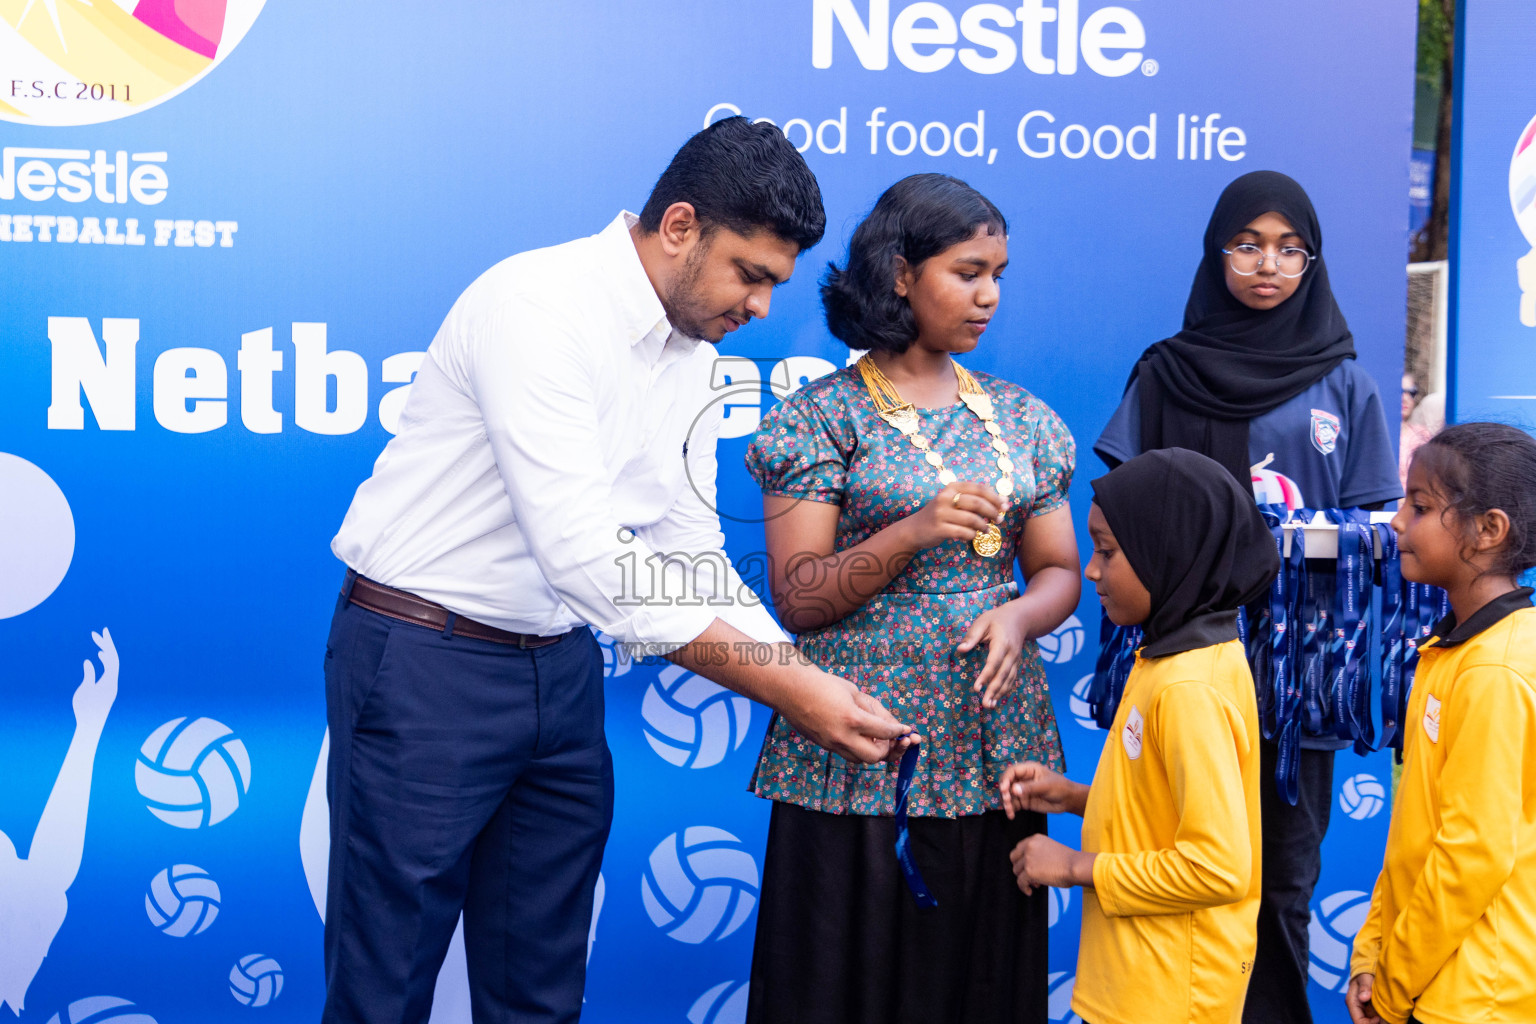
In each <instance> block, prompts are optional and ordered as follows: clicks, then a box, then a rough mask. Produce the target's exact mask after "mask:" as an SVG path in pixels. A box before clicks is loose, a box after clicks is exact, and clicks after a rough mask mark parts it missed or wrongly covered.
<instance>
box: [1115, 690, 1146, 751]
mask: <svg viewBox="0 0 1536 1024" xmlns="http://www.w3.org/2000/svg"><path fill="white" fill-rule="evenodd" d="M1145 728H1146V725H1145V723H1144V722H1143V721H1142V719H1141V709H1140V708H1138V707H1136V705H1134V704H1133V705H1131V713H1130V714H1129V715H1126V716H1125V728H1124V729H1121V730H1120V742H1121V743H1123V744H1125V752H1126V754H1127V755H1129V756H1130V759H1131V760H1132V761H1134V760H1136V759H1137V758H1138V757H1140V756H1141V740H1142V733H1143V730H1144V729H1145Z"/></svg>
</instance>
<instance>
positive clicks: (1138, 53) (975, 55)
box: [811, 0, 1157, 78]
mask: <svg viewBox="0 0 1536 1024" xmlns="http://www.w3.org/2000/svg"><path fill="white" fill-rule="evenodd" d="M1078 3H1079V0H1055V3H1054V5H1049V3H1048V0H1022V2H1021V3H1020V4H1019V6H1018V7H1016V8H1015V7H1013V6H1012V5H1009V6H1003V5H1001V4H995V3H987V4H975V5H974V6H971V7H968V8H966V9H965V10H964V11H963V12H961V13H960V15H959V16H958V17H957V16H956V15H955V14H954V13H953V12H952V11H951V10H950V9H949V8H948V7H946V6H945V5H943V4H939V3H931V2H923V3H914V4H908V5H907V6H905V7H904V8H902V9H901V10H900V11H898V12H897V14H896V17H895V19H894V20H893V19H892V18H891V0H868V5H867V7H866V11H867V15H864V16H861V15H860V14H859V12H858V10H857V8H855V6H854V0H812V6H811V66H812V67H816V68H830V67H831V66H832V56H833V41H834V36H833V26H834V24H835V25H836V26H837V27H838V28H840V29H841V30H842V36H843V39H844V40H845V41H846V43H847V44H848V46H850V47H852V49H853V53H854V56H856V57H858V59H859V63H860V64H862V65H863V66H864V67H866V68H868V69H869V70H870V71H884V70H885V69H886V67H887V66H888V65H889V64H890V55H891V51H892V50H894V51H895V52H896V59H897V60H898V61H900V62H901V64H902V66H903V67H906V68H908V69H909V70H912V71H921V72H931V71H941V70H943V69H944V68H946V67H948V66H949V65H950V64H951V63H952V62H953V61H954V60H955V58H956V57H957V56H958V57H959V60H960V64H961V66H963V67H965V68H966V69H967V70H969V71H974V72H976V73H977V74H982V75H996V74H1000V73H1002V72H1004V71H1008V70H1010V69H1012V68H1014V67H1016V66H1017V65H1018V64H1020V63H1022V64H1023V65H1024V68H1025V70H1027V71H1029V72H1031V73H1033V74H1036V75H1072V74H1076V73H1077V65H1078V58H1079V57H1081V58H1082V63H1083V64H1084V65H1086V66H1087V68H1088V70H1089V71H1092V72H1093V73H1094V74H1096V75H1103V76H1104V77H1106V78H1119V77H1120V76H1122V75H1128V74H1130V73H1131V72H1132V71H1134V70H1136V69H1137V68H1138V67H1139V68H1141V71H1142V74H1144V75H1155V74H1157V62H1156V61H1152V60H1147V61H1143V60H1142V48H1143V47H1145V46H1146V45H1147V31H1146V28H1145V26H1143V25H1142V23H1141V19H1140V18H1138V17H1137V16H1136V14H1135V12H1134V11H1131V10H1129V9H1127V8H1125V7H1113V6H1111V7H1100V8H1099V9H1098V10H1095V11H1092V12H1089V13H1087V15H1086V16H1080V12H1079V10H1078ZM1052 37H1054V38H1052ZM1048 40H1050V41H1054V43H1055V46H1053V47H1050V53H1049V55H1048V54H1047V41H1048ZM962 41H964V42H966V43H969V44H971V45H969V46H960V47H959V48H958V49H957V46H956V44H959V43H960V42H962Z"/></svg>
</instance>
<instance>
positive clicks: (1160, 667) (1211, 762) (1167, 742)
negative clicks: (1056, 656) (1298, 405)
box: [1001, 448, 1280, 1024]
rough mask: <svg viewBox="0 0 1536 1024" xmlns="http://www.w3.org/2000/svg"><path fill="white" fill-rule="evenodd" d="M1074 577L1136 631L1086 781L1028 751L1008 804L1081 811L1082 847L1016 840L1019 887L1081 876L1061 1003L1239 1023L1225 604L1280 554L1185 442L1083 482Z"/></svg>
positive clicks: (1246, 922)
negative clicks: (1078, 567)
mask: <svg viewBox="0 0 1536 1024" xmlns="http://www.w3.org/2000/svg"><path fill="white" fill-rule="evenodd" d="M1093 494H1094V503H1093V506H1092V507H1091V508H1090V509H1089V512H1088V532H1089V534H1090V535H1091V536H1092V538H1093V548H1094V552H1093V558H1092V560H1091V561H1090V562H1089V563H1088V568H1087V569H1086V571H1085V575H1086V576H1087V577H1088V579H1090V580H1092V581H1093V583H1094V585H1095V586H1096V587H1097V588H1098V592H1099V600H1100V601H1101V602H1102V603H1103V605H1104V612H1105V614H1106V615H1108V616H1109V618H1110V620H1111V621H1113V622H1115V623H1116V624H1118V625H1125V626H1130V625H1140V626H1142V628H1143V631H1144V633H1145V637H1146V642H1145V644H1144V645H1143V646H1142V647H1141V649H1140V650H1138V651H1137V652H1136V666H1135V668H1134V669H1132V670H1131V675H1130V678H1129V679H1128V680H1127V681H1126V685H1125V694H1124V696H1123V697H1122V698H1121V701H1120V708H1119V711H1118V712H1117V714H1116V716H1115V721H1114V725H1113V726H1112V728H1111V732H1110V737H1109V739H1108V740H1106V741H1105V744H1104V753H1103V754H1102V755H1101V756H1100V758H1099V767H1098V771H1097V772H1096V773H1095V774H1094V777H1093V785H1092V786H1091V787H1090V786H1084V785H1081V784H1079V783H1075V782H1072V781H1070V780H1068V779H1067V778H1065V777H1064V776H1062V775H1058V774H1057V773H1055V772H1053V771H1051V770H1050V769H1048V768H1046V767H1045V766H1044V765H1041V764H1037V763H1034V762H1025V763H1022V764H1016V765H1014V766H1012V767H1011V768H1009V769H1008V770H1007V772H1006V773H1005V774H1004V776H1003V778H1002V780H1001V786H1002V791H1003V805H1004V809H1005V810H1006V811H1007V812H1008V813H1009V814H1012V813H1014V812H1016V811H1018V810H1030V811H1044V812H1047V813H1060V812H1064V811H1067V812H1071V813H1074V814H1081V815H1082V816H1083V831H1082V835H1083V848H1082V850H1081V851H1078V850H1073V849H1070V848H1069V847H1066V846H1063V845H1062V844H1061V843H1058V842H1056V841H1055V840H1052V839H1049V838H1047V837H1046V836H1045V835H1044V834H1043V833H1041V834H1036V835H1033V836H1030V837H1029V838H1027V839H1025V840H1024V841H1023V842H1021V843H1019V844H1018V846H1017V847H1015V848H1014V850H1013V854H1012V857H1013V868H1014V874H1015V875H1016V876H1017V879H1018V883H1019V887H1020V888H1021V889H1023V890H1024V892H1026V893H1028V892H1030V891H1031V890H1032V889H1033V888H1034V887H1035V886H1040V885H1051V886H1069V885H1080V886H1083V888H1084V893H1083V930H1082V941H1081V944H1080V946H1079V950H1078V961H1077V982H1076V986H1075V988H1074V990H1073V995H1072V1009H1073V1011H1074V1012H1075V1013H1077V1014H1078V1016H1080V1017H1082V1018H1083V1020H1084V1021H1086V1022H1089V1024H1235V1022H1237V1021H1239V1020H1240V1019H1241V1017H1242V1008H1243V997H1244V994H1245V993H1246V992H1247V988H1248V977H1249V972H1250V971H1251V970H1252V967H1253V954H1254V948H1255V945H1256V941H1257V939H1256V931H1255V921H1256V919H1257V916H1258V911H1259V874H1260V872H1259V867H1260V865H1259V860H1260V850H1261V845H1260V836H1259V723H1258V711H1257V707H1256V706H1255V702H1254V689H1253V677H1252V676H1251V675H1250V674H1249V671H1248V662H1247V659H1246V658H1245V657H1244V655H1243V646H1242V643H1241V642H1240V641H1239V640H1238V633H1237V610H1238V609H1239V608H1241V607H1243V606H1245V605H1248V604H1251V603H1252V602H1253V601H1255V600H1256V599H1258V598H1259V597H1260V596H1262V595H1263V594H1265V593H1266V592H1267V591H1268V589H1269V586H1270V583H1271V581H1272V580H1273V579H1274V576H1275V572H1276V570H1277V569H1278V568H1279V564H1280V560H1279V556H1278V555H1277V554H1276V552H1275V544H1274V540H1273V538H1272V537H1271V536H1270V533H1269V530H1268V528H1267V527H1266V526H1265V525H1264V521H1263V519H1262V517H1260V515H1259V512H1258V509H1257V508H1256V507H1255V505H1254V501H1253V495H1252V494H1250V493H1248V491H1246V490H1245V489H1244V488H1243V487H1241V486H1239V484H1238V483H1237V481H1236V480H1235V479H1234V478H1233V477H1232V475H1231V474H1230V473H1228V472H1227V471H1226V470H1225V469H1223V468H1222V467H1221V465H1220V464H1219V463H1217V462H1214V461H1212V460H1211V459H1208V458H1206V457H1205V456H1203V455H1198V454H1196V453H1195V452H1191V451H1186V450H1184V449H1182V448H1169V449H1163V450H1159V451H1151V452H1146V453H1144V454H1142V455H1138V456H1136V457H1135V458H1133V459H1130V460H1129V461H1127V462H1125V463H1123V464H1122V465H1120V466H1119V467H1118V468H1117V469H1115V470H1114V471H1113V472H1111V473H1110V474H1109V475H1107V476H1103V477H1100V478H1099V479H1097V480H1095V481H1094V482H1093Z"/></svg>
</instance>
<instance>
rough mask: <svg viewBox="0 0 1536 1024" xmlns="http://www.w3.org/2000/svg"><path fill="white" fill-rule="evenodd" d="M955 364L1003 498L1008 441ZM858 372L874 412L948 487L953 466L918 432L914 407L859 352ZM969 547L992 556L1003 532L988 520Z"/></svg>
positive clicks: (988, 402)
mask: <svg viewBox="0 0 1536 1024" xmlns="http://www.w3.org/2000/svg"><path fill="white" fill-rule="evenodd" d="M953 365H954V367H955V379H956V380H957V381H958V382H959V384H960V400H961V401H962V402H964V403H965V405H966V408H968V409H970V410H971V412H972V413H974V414H975V415H976V418H977V419H979V420H981V425H982V427H983V428H985V429H986V432H987V434H988V435H990V436H989V439H988V444H990V445H991V447H992V450H993V451H994V452H996V453H997V468H998V469H999V470H1000V471H1001V472H1002V476H1000V477H998V478H997V493H998V494H1000V495H1002V496H1003V497H1004V498H1007V497H1008V496H1009V495H1010V494H1012V493H1013V460H1012V459H1010V458H1009V457H1008V442H1007V441H1004V440H1003V437H1002V434H1003V428H1002V426H1001V424H999V423H998V422H997V416H996V413H995V412H994V410H993V406H992V399H991V397H990V396H989V395H988V394H987V393H986V392H985V391H984V390H982V387H981V385H980V384H978V383H977V382H976V378H975V377H973V376H971V375H970V373H969V372H967V371H966V369H965V367H963V366H961V365H960V364H959V363H954V364H953ZM858 367H859V376H860V377H862V378H863V380H864V387H865V388H866V389H867V390H868V391H869V398H870V401H871V402H873V403H874V406H875V412H876V413H878V414H879V416H880V418H881V419H883V420H885V422H887V423H889V424H890V425H891V426H892V427H894V428H896V429H897V430H899V431H900V432H901V433H902V435H903V436H905V437H906V439H907V440H908V441H909V442H911V444H912V447H914V448H916V449H917V450H918V451H920V452H922V453H923V461H925V462H927V463H928V465H930V466H932V467H933V468H934V469H936V470H938V477H939V485H940V486H941V487H948V486H949V485H950V484H952V483H954V482H955V480H956V479H957V477H956V476H955V473H954V471H953V470H951V469H949V468H947V467H946V466H945V465H944V456H943V455H941V454H939V453H938V452H937V451H934V449H933V442H931V441H929V440H928V438H927V437H926V436H924V435H923V434H922V433H920V432H919V431H920V428H921V427H922V421H921V419H920V418H919V417H918V415H917V409H916V408H915V407H914V406H913V405H912V403H911V402H908V401H905V400H903V399H902V397H901V393H900V392H899V391H897V390H896V386H895V385H894V384H892V383H891V381H890V378H888V377H886V375H885V374H884V373H882V372H880V367H878V366H876V365H875V361H874V360H873V359H871V358H870V357H869V356H868V355H865V356H863V357H862V358H861V359H860V360H859V362H858ZM971 548H972V549H973V550H974V551H975V552H976V553H977V554H978V555H980V556H981V557H983V558H995V557H996V556H997V554H998V553H999V552H1000V551H1002V550H1003V532H1002V530H1000V529H998V527H997V524H996V523H989V524H988V525H987V528H986V529H985V530H979V531H977V533H976V536H975V537H974V538H972V540H971Z"/></svg>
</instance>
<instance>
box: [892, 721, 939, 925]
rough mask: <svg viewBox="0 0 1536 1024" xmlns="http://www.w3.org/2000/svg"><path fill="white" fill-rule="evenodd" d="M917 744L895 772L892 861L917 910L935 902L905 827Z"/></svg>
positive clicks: (931, 905)
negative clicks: (905, 881)
mask: <svg viewBox="0 0 1536 1024" xmlns="http://www.w3.org/2000/svg"><path fill="white" fill-rule="evenodd" d="M917 753H918V747H917V745H913V746H910V747H908V748H907V750H906V753H904V754H902V755H901V767H900V769H899V770H898V771H897V772H896V862H897V863H898V864H900V865H901V875H902V877H903V878H905V879H906V880H907V888H908V889H911V890H912V896H913V898H914V899H916V900H917V905H918V906H920V907H936V906H938V905H939V901H938V900H936V899H934V898H933V893H931V892H929V891H928V883H926V882H924V881H923V873H922V872H921V871H919V870H918V869H917V861H916V860H914V859H913V857H912V830H911V829H910V828H909V827H908V825H907V803H908V800H909V799H910V797H911V794H912V773H913V772H914V771H915V770H916V769H917Z"/></svg>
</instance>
